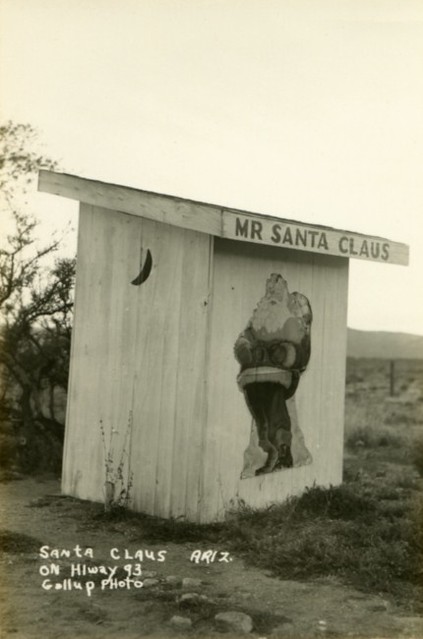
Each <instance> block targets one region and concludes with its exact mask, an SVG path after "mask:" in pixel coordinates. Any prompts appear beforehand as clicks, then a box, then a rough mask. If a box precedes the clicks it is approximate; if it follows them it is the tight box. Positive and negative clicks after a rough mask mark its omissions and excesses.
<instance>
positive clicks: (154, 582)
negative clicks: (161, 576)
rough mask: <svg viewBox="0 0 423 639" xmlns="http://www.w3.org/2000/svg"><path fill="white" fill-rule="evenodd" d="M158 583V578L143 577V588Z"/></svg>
mask: <svg viewBox="0 0 423 639" xmlns="http://www.w3.org/2000/svg"><path fill="white" fill-rule="evenodd" d="M158 583H159V580H158V579H144V581H143V585H144V588H151V587H152V586H157V584H158Z"/></svg>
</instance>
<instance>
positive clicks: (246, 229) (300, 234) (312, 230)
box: [222, 211, 409, 266]
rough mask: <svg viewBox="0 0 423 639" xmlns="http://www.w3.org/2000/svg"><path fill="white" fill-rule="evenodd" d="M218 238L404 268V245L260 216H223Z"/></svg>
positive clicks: (231, 214) (405, 246) (406, 249)
mask: <svg viewBox="0 0 423 639" xmlns="http://www.w3.org/2000/svg"><path fill="white" fill-rule="evenodd" d="M222 236H223V237H226V238H229V239H234V240H240V241H244V242H253V243H257V244H265V245H269V246H278V247H283V248H287V249H292V250H296V251H307V252H311V253H320V254H323V255H336V256H338V257H347V258H356V259H359V260H370V261H374V262H381V263H385V264H401V265H405V266H406V265H407V264H408V261H409V249H408V246H407V245H405V244H401V243H399V242H392V241H391V240H387V239H384V238H378V237H374V236H370V235H361V234H359V233H352V232H350V231H339V230H337V229H329V228H326V227H317V226H313V225H306V224H299V223H296V222H291V221H287V220H282V219H277V218H273V217H272V218H271V217H267V216H262V215H251V214H244V213H231V212H227V211H226V212H225V214H224V216H223V231H222Z"/></svg>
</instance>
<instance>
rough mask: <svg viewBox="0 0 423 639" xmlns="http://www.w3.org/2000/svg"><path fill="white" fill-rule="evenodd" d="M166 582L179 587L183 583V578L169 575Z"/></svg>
mask: <svg viewBox="0 0 423 639" xmlns="http://www.w3.org/2000/svg"><path fill="white" fill-rule="evenodd" d="M165 581H166V583H167V584H170V585H171V586H179V584H180V583H181V578H180V577H175V575H169V576H168V577H166V579H165Z"/></svg>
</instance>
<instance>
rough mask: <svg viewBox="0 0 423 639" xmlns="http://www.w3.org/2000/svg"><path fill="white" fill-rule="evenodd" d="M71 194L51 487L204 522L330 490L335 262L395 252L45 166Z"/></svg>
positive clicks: (336, 376) (340, 289)
mask: <svg viewBox="0 0 423 639" xmlns="http://www.w3.org/2000/svg"><path fill="white" fill-rule="evenodd" d="M39 189H40V190H41V191H44V192H48V193H52V194H56V195H61V196H64V197H67V198H72V199H75V200H79V201H80V222H79V238H78V253H77V255H78V259H77V276H76V293H75V318H74V329H73V338H72V352H71V367H70V381H69V393H68V409H67V420H66V434H65V445H64V459H63V478H62V490H63V493H64V494H66V495H73V496H75V497H79V498H82V499H89V500H94V501H103V500H104V499H111V500H112V501H113V500H114V501H115V502H116V503H119V502H120V501H122V500H124V501H125V502H128V504H129V506H130V507H131V508H132V509H134V510H136V511H142V512H145V513H149V514H151V515H157V516H161V517H175V518H186V519H187V520H190V521H198V522H207V521H213V520H218V519H222V518H223V517H224V515H225V512H227V511H228V510H229V509H231V508H236V507H237V506H238V505H239V504H240V503H242V504H247V505H250V506H252V507H264V506H267V505H269V504H271V503H277V502H281V501H283V500H284V499H286V498H287V497H288V496H290V495H295V494H299V493H301V491H303V490H304V489H305V488H306V487H307V486H312V485H313V484H316V485H320V486H328V485H330V484H332V485H337V484H339V483H340V482H341V480H342V459H343V419H344V385H345V365H346V333H347V293H348V264H349V259H350V258H357V259H365V260H374V261H376V262H381V263H395V264H407V262H408V247H407V246H405V245H404V244H399V243H397V242H392V241H390V240H386V239H383V238H379V237H370V236H367V235H361V234H358V233H353V232H349V231H343V230H336V229H333V228H327V227H324V226H317V225H311V224H304V223H301V222H294V221H291V220H284V219H280V218H278V217H269V216H267V215H259V214H255V213H247V212H244V211H238V210H234V209H231V208H228V207H225V206H217V205H211V204H203V203H200V202H194V201H190V200H186V199H182V198H178V197H171V196H168V195H159V194H157V193H151V192H147V191H142V190H138V189H132V188H127V187H123V186H116V185H113V184H105V183H101V182H98V181H94V180H87V179H83V178H80V177H74V176H70V175H64V174H58V173H54V172H48V171H42V172H41V173H40V179H39Z"/></svg>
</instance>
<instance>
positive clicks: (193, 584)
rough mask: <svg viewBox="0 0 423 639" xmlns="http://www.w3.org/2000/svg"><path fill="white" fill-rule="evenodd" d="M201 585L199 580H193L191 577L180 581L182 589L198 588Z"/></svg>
mask: <svg viewBox="0 0 423 639" xmlns="http://www.w3.org/2000/svg"><path fill="white" fill-rule="evenodd" d="M201 584H202V581H201V579H194V578H193V577H184V578H183V579H182V588H199V587H200V586H201Z"/></svg>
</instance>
